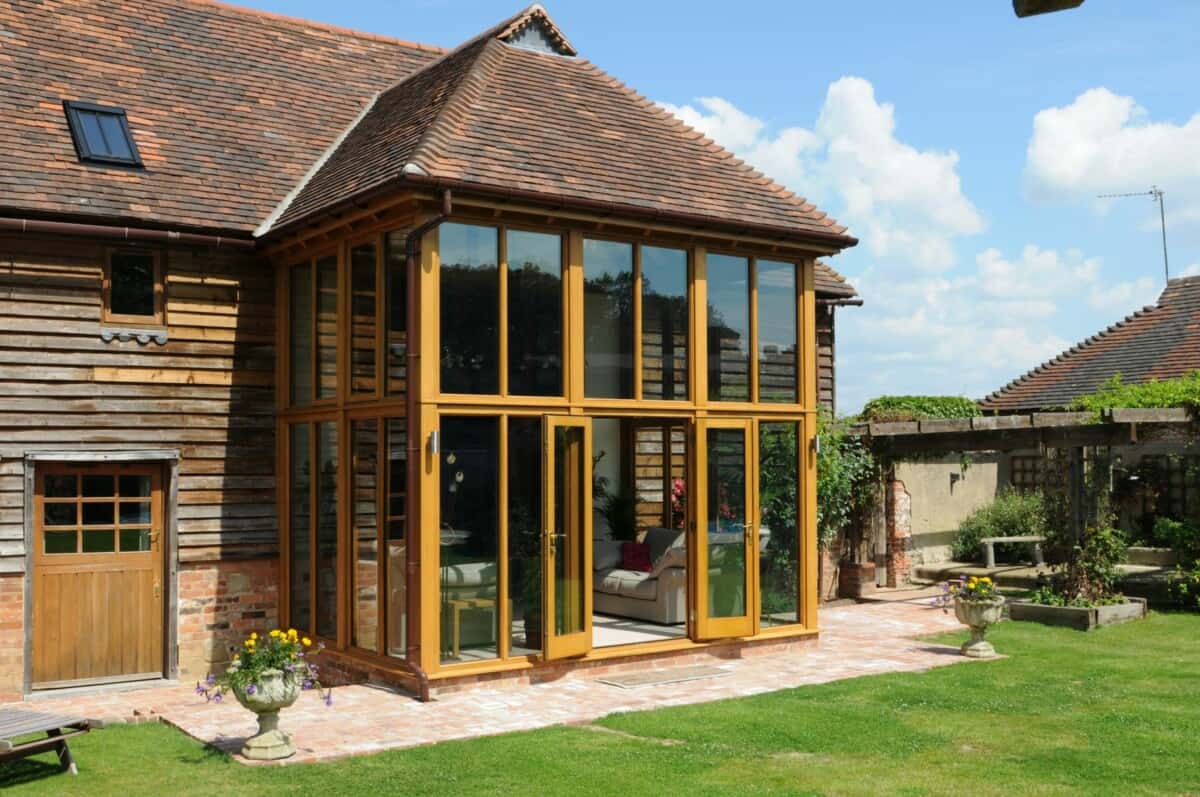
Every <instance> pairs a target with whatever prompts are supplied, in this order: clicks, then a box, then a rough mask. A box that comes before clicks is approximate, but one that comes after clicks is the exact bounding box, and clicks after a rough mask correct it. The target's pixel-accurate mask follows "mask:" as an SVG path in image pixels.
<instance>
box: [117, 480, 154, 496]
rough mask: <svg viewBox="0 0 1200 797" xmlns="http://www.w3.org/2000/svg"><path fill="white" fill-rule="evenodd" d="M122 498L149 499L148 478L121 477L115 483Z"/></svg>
mask: <svg viewBox="0 0 1200 797" xmlns="http://www.w3.org/2000/svg"><path fill="white" fill-rule="evenodd" d="M117 486H118V487H119V488H120V490H121V497H122V498H149V497H150V477H149V476H121V477H120V479H119V480H118V482H117Z"/></svg>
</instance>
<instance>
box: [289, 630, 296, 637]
mask: <svg viewBox="0 0 1200 797" xmlns="http://www.w3.org/2000/svg"><path fill="white" fill-rule="evenodd" d="M295 635H296V629H295V628H289V629H288V636H295Z"/></svg>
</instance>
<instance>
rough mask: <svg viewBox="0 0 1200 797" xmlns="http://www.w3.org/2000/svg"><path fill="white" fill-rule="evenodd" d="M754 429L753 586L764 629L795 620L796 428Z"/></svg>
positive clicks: (780, 425) (797, 553)
mask: <svg viewBox="0 0 1200 797" xmlns="http://www.w3.org/2000/svg"><path fill="white" fill-rule="evenodd" d="M758 428H759V443H758V457H759V459H758V480H759V491H760V492H759V496H758V505H759V513H760V515H759V516H760V517H761V518H762V521H761V522H760V523H759V528H758V549H759V552H760V553H759V560H758V562H759V565H758V567H759V579H758V583H759V591H760V593H761V606H762V626H763V627H764V628H765V627H767V626H773V625H787V624H790V623H795V622H796V620H797V617H798V616H799V615H798V611H799V595H798V591H797V586H798V583H799V581H798V579H799V572H798V570H797V568H798V566H799V563H800V558H799V557H800V547H799V540H800V535H799V531H798V529H799V526H798V513H799V509H800V448H799V443H798V440H799V439H800V425H799V424H797V423H790V422H788V423H783V422H781V423H765V422H764V423H760V424H759V427H758Z"/></svg>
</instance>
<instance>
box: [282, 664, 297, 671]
mask: <svg viewBox="0 0 1200 797" xmlns="http://www.w3.org/2000/svg"><path fill="white" fill-rule="evenodd" d="M283 669H285V670H287V671H288V672H295V671H296V665H295V664H289V665H287V666H286V667H284V668H283Z"/></svg>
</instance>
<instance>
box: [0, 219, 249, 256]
mask: <svg viewBox="0 0 1200 797" xmlns="http://www.w3.org/2000/svg"><path fill="white" fill-rule="evenodd" d="M7 231H12V232H21V233H43V234H51V235H72V236H82V237H90V238H116V239H118V240H122V241H147V242H154V243H174V244H189V245H193V246H215V247H221V246H233V247H237V248H241V249H253V248H254V246H255V240H254V239H253V238H231V237H229V236H227V235H203V234H201V233H193V232H179V231H177V230H155V229H150V228H147V227H121V226H114V225H104V224H80V223H77V222H71V221H45V220H41V219H21V218H12V217H0V232H7Z"/></svg>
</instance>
